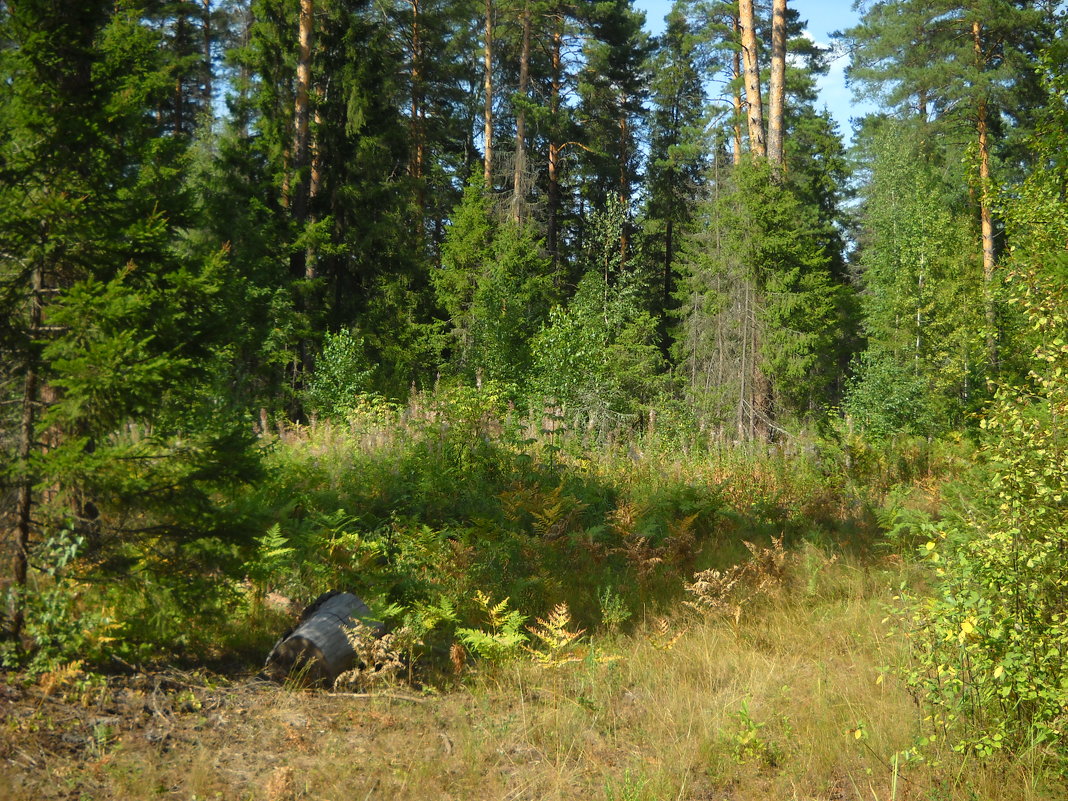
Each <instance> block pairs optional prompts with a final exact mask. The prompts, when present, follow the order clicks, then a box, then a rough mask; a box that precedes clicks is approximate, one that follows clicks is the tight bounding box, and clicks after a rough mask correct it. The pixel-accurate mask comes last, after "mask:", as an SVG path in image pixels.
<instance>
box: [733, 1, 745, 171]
mask: <svg viewBox="0 0 1068 801" xmlns="http://www.w3.org/2000/svg"><path fill="white" fill-rule="evenodd" d="M734 35H735V36H736V37H738V40H739V42H741V24H740V23H739V22H738V18H737V17H735V18H734ZM733 61H734V63H733V71H734V81H735V84H734V92H733V101H734V163H735V164H741V163H742V115H743V114H744V111H743V104H742V86H741V84H740V83H738V81H739V80H741V78H742V52H741V50H735V51H734V59H733Z"/></svg>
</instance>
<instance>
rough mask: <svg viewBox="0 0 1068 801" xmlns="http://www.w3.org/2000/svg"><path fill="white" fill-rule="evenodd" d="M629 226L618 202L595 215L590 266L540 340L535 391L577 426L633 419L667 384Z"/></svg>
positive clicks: (606, 425)
mask: <svg viewBox="0 0 1068 801" xmlns="http://www.w3.org/2000/svg"><path fill="white" fill-rule="evenodd" d="M624 225H625V220H624V210H623V208H622V206H621V205H620V204H619V203H618V202H614V201H613V202H610V203H609V206H608V208H607V209H606V211H604V212H603V213H599V214H595V215H594V216H593V221H592V223H591V228H592V231H591V240H590V243H589V248H588V254H589V255H588V261H587V269H586V272H585V274H584V275H583V277H582V279H581V280H580V281H579V285H578V289H577V290H576V292H575V295H574V296H573V297H572V298H571V300H570V302H569V303H568V304H567V306H566V307H560V306H557V307H555V308H553V310H552V312H551V313H550V315H549V323H548V325H547V326H546V327H545V328H544V329H543V330H542V331H541V333H540V334H539V335H538V337H537V340H536V342H535V344H534V352H535V366H534V376H535V381H534V387H535V390H534V392H533V393H532V395H533V397H534V398H535V399H544V400H545V401H546V402H547V403H549V404H555V405H559V406H560V407H561V408H562V415H563V418H564V420H565V421H567V422H569V423H574V424H575V425H581V426H586V427H590V428H603V429H611V428H614V427H617V426H618V425H619V424H620V423H621V422H625V423H629V424H631V425H633V423H634V421H635V420H638V419H640V417H641V416H642V415H643V413H644V412H645V411H646V410H647V409H648V407H649V406H650V405H651V404H652V403H653V402H654V401H656V400H657V399H658V398H659V397H660V395H661V393H662V391H663V389H664V388H665V384H664V378H663V375H664V371H665V367H666V365H665V364H664V361H663V356H662V355H661V353H660V351H659V349H658V347H657V332H656V324H655V322H654V320H653V318H652V317H651V316H650V315H649V313H648V312H647V311H646V310H645V309H644V308H643V305H642V303H641V297H642V293H643V285H642V282H641V278H640V276H639V275H637V273H636V272H634V271H633V270H632V269H629V268H625V267H624V266H623V264H622V256H621V254H620V251H619V242H620V238H621V236H622V232H623V226H624Z"/></svg>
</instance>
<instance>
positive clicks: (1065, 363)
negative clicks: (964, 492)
mask: <svg viewBox="0 0 1068 801" xmlns="http://www.w3.org/2000/svg"><path fill="white" fill-rule="evenodd" d="M1017 286H1018V292H1019V294H1018V302H1019V303H1021V304H1022V305H1024V306H1025V307H1026V310H1027V314H1028V317H1029V319H1030V320H1031V321H1032V325H1033V327H1034V329H1035V330H1036V331H1037V332H1038V333H1039V334H1040V342H1039V344H1038V345H1036V347H1035V350H1034V354H1033V364H1034V365H1035V368H1034V370H1033V372H1032V374H1031V380H1030V381H1028V382H1027V383H1026V384H1023V385H1019V386H1005V387H1003V388H1001V389H1000V390H999V391H998V393H997V395H996V397H995V399H994V402H993V403H992V405H991V407H990V409H989V411H988V412H987V414H986V415H985V417H984V418H983V420H982V422H981V428H982V430H983V432H984V436H983V439H982V449H981V453H980V455H981V459H982V464H983V468H984V471H985V473H984V475H983V476H982V481H981V484H980V486H979V487H978V488H977V489H976V491H975V492H974V494H973V500H972V501H971V503H969V504H968V505H967V506H966V508H965V509H964V513H963V514H962V515H961V516H960V519H959V520H958V521H957V522H956V523H954V524H952V525H944V526H940V527H932V528H931V532H932V535H931V539H930V540H929V541H928V542H926V543H925V544H924V545H922V546H921V551H922V553H923V554H924V555H925V557H926V559H927V560H928V561H929V562H930V563H931V565H932V567H933V568H934V569H935V572H936V575H937V584H936V592H935V593H934V596H933V597H931V598H928V599H923V598H913V599H911V621H912V625H913V632H912V636H913V637H914V638H917V639H919V640H920V641H921V643H922V647H921V648H919V649H917V651H916V654H917V660H918V661H917V666H916V668H915V669H914V670H913V671H912V672H911V674H910V676H909V678H910V680H911V681H912V683H913V685H914V686H916V687H918V688H919V689H921V690H922V691H923V692H924V694H925V696H926V698H927V699H928V700H929V701H930V703H931V705H932V707H933V712H932V718H931V719H932V721H933V722H934V724H935V725H936V727H937V729H938V730H939V731H940V732H941V733H943V734H947V735H949V736H950V737H951V739H952V740H953V742H954V743H955V744H956V747H957V748H959V749H962V750H974V751H976V752H977V753H979V754H988V753H990V752H992V751H994V750H997V749H1000V748H1004V747H1014V748H1020V747H1024V746H1026V745H1029V744H1034V743H1046V744H1049V745H1051V746H1055V747H1057V748H1060V749H1062V748H1063V745H1062V744H1063V742H1064V739H1063V738H1064V736H1065V734H1066V732H1068V670H1066V667H1065V665H1066V658H1068V551H1066V549H1065V547H1064V542H1065V536H1066V533H1068V432H1065V430H1064V429H1063V427H1062V426H1060V425H1059V424H1058V421H1059V420H1063V419H1064V418H1065V416H1066V415H1068V315H1066V314H1065V312H1064V309H1065V308H1066V306H1065V302H1066V300H1068V298H1066V294H1068V293H1066V292H1065V289H1064V288H1063V287H1055V286H1052V285H1051V282H1050V281H1049V280H1048V279H1042V278H1040V277H1039V276H1038V275H1036V274H1035V273H1030V274H1028V275H1024V276H1019V277H1018V278H1017Z"/></svg>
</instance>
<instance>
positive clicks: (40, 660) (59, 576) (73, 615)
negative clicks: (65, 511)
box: [0, 528, 123, 675]
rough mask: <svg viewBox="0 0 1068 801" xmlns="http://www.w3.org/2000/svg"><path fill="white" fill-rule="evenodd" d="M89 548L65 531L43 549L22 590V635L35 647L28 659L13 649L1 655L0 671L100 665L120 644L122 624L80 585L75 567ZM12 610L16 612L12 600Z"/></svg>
mask: <svg viewBox="0 0 1068 801" xmlns="http://www.w3.org/2000/svg"><path fill="white" fill-rule="evenodd" d="M85 548H86V541H85V537H84V536H83V535H81V534H76V533H74V531H73V530H72V529H69V528H63V529H60V530H59V531H57V532H56V533H54V534H53V535H52V536H51V537H49V538H48V539H47V540H45V541H44V542H43V543H41V544H40V545H39V546H38V547H37V548H36V549H35V552H34V555H33V562H34V563H36V564H38V565H40V566H41V568H40V570H39V571H37V572H36V573H35V574H34V575H32V576H31V580H30V582H29V583H28V584H27V585H26V586H25V587H23V588H16V587H11V588H9V589H8V595H9V596H10V595H12V594H14V593H16V592H20V593H22V598H21V608H22V609H23V611H24V614H25V622H24V625H23V633H24V634H25V636H26V637H27V638H28V640H29V641H30V642H31V643H32V648H31V650H30V652H29V654H28V660H27V659H26V656H27V655H26V654H23V653H21V652H20V651H19V650H18V649H17V648H16V647H15V644H14V643H10V642H6V643H4V644H3V646H4V647H3V650H0V665H3V666H4V667H18V666H22V667H24V668H25V669H26V670H27V672H28V673H29V674H30V675H40V674H43V673H47V672H51V671H56V670H58V669H60V668H61V667H63V666H65V665H69V664H72V663H73V662H74V661H75V660H76V661H77V662H78V663H79V664H82V663H88V664H93V663H99V662H101V661H103V659H104V658H105V657H106V655H107V654H108V653H109V652H110V650H111V649H112V648H113V647H114V646H115V645H117V644H118V643H119V639H120V637H121V634H122V632H123V624H122V623H121V622H120V621H119V620H118V617H117V615H116V614H115V612H114V610H112V609H110V608H109V607H108V606H107V604H106V599H105V598H104V596H103V595H102V594H101V593H98V592H95V591H94V590H93V588H92V587H91V586H90V585H88V584H85V583H83V582H82V581H80V580H79V579H78V577H77V576H76V574H75V573H74V572H73V568H74V566H75V565H76V564H77V562H78V559H79V558H80V556H81V555H82V554H83V552H84V550H85ZM8 604H9V605H8V608H12V605H11V602H10V597H9V599H8Z"/></svg>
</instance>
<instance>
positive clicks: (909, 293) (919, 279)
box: [845, 122, 990, 439]
mask: <svg viewBox="0 0 1068 801" xmlns="http://www.w3.org/2000/svg"><path fill="white" fill-rule="evenodd" d="M930 135H931V134H930V130H929V129H927V128H926V127H924V126H923V125H919V126H917V125H915V124H908V123H898V122H885V123H883V125H882V126H881V127H880V128H879V129H878V131H877V133H876V134H875V139H874V145H873V150H874V156H873V164H872V177H871V181H870V182H869V184H868V186H867V187H866V190H865V194H866V197H865V202H864V220H865V230H864V241H863V244H862V248H861V252H860V266H861V268H862V270H863V272H862V276H861V277H862V281H863V286H864V292H863V294H862V296H861V308H862V310H863V312H864V323H863V329H864V333H865V335H866V337H867V341H868V350H867V352H866V353H865V354H864V355H863V356H862V357H860V358H859V359H857V360H856V361H855V362H854V365H853V373H854V375H853V378H852V380H851V382H850V385H849V388H848V390H847V398H846V402H845V408H846V410H847V411H848V412H849V413H850V414H852V415H853V416H854V418H855V419H856V421H857V422H858V423H859V424H860V425H861V426H862V427H863V428H864V429H865V431H867V433H868V434H869V435H870V436H871V437H873V438H875V439H879V438H883V437H886V436H888V435H890V434H894V433H914V434H924V435H931V434H936V433H939V431H942V430H945V428H947V427H949V426H953V425H957V424H959V423H960V422H961V421H962V419H963V417H964V415H965V413H967V412H968V411H969V410H970V409H973V408H975V406H976V405H977V404H978V402H979V401H981V400H982V398H984V397H985V389H984V387H983V383H982V376H983V375H984V373H985V371H986V370H988V369H989V367H990V366H989V365H988V364H986V363H985V362H986V350H985V341H984V339H983V335H982V332H983V326H984V325H985V322H984V319H983V315H984V309H985V305H984V288H983V281H982V271H981V265H980V262H979V258H978V254H977V253H975V248H974V246H973V242H974V240H975V238H976V232H975V230H974V228H975V225H974V222H972V220H971V219H970V215H969V214H968V213H967V212H966V210H965V207H964V197H963V195H962V192H961V186H962V184H963V179H962V178H961V177H960V176H957V178H958V185H957V186H956V187H953V186H952V185H951V184H950V183H948V182H947V181H946V180H945V178H944V177H943V176H944V175H945V173H946V172H947V171H948V170H949V169H950V168H949V167H947V166H945V165H943V164H942V163H941V158H940V157H939V156H938V155H937V154H932V153H931V152H930V145H929V143H928V142H927V138H928V137H929V136H930Z"/></svg>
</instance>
